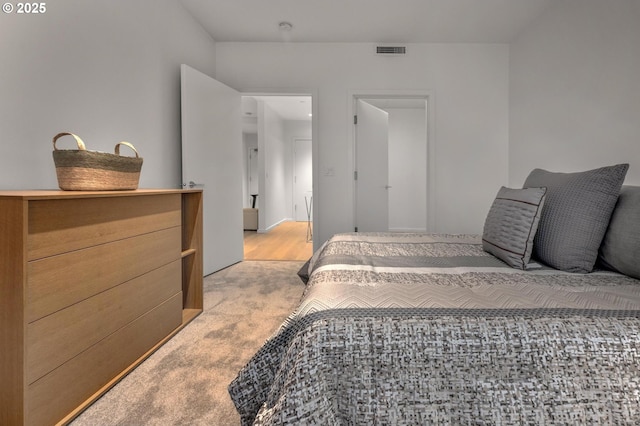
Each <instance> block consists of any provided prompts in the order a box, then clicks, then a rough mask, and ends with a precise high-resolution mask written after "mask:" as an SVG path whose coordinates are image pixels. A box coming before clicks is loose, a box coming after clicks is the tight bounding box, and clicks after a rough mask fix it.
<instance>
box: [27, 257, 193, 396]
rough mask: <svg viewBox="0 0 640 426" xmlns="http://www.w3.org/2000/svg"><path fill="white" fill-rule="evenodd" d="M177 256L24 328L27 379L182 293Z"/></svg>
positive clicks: (44, 372)
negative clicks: (143, 273)
mask: <svg viewBox="0 0 640 426" xmlns="http://www.w3.org/2000/svg"><path fill="white" fill-rule="evenodd" d="M180 278H181V261H180V260H176V261H174V262H172V263H170V264H168V265H166V266H163V267H161V268H158V269H155V270H153V271H151V272H149V273H148V274H145V275H143V276H140V277H137V278H134V279H132V280H130V281H127V282H125V283H123V284H120V285H118V286H116V287H113V288H111V289H109V290H107V291H104V292H102V293H99V294H97V295H95V296H93V297H90V298H88V299H85V300H83V301H81V302H79V303H75V304H73V305H71V306H69V307H68V308H65V309H63V310H60V311H57V312H54V313H53V314H51V315H48V316H46V317H44V318H41V319H39V320H37V321H34V322H33V323H31V324H28V326H27V342H26V345H27V346H26V347H27V349H26V356H27V383H28V384H30V383H33V382H34V381H36V380H37V379H39V378H40V377H42V376H44V375H45V374H46V373H48V372H50V371H51V370H53V369H55V368H56V367H58V366H60V365H61V364H63V363H64V362H66V361H68V360H69V359H71V358H73V357H74V356H76V355H77V354H79V353H80V352H82V351H84V350H85V349H87V348H88V347H90V346H92V345H94V344H96V343H97V342H99V341H100V340H102V339H104V338H105V337H107V336H108V335H110V334H111V333H113V332H115V331H116V330H118V329H120V328H122V327H124V326H125V325H127V324H128V323H130V322H131V321H133V320H135V319H136V318H138V317H140V316H142V315H143V314H145V313H146V312H147V311H150V310H152V309H153V308H155V307H156V306H158V305H160V304H162V303H163V302H165V301H166V300H167V299H170V298H171V297H173V296H175V295H176V294H178V293H180V292H181V285H180Z"/></svg>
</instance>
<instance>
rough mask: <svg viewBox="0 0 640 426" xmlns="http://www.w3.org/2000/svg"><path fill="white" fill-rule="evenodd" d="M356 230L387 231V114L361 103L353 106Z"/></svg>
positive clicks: (360, 101)
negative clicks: (354, 120)
mask: <svg viewBox="0 0 640 426" xmlns="http://www.w3.org/2000/svg"><path fill="white" fill-rule="evenodd" d="M356 111H357V113H356V114H357V115H356V116H357V119H356V130H355V132H356V155H355V156H356V175H355V176H354V178H355V179H356V185H355V187H356V189H355V191H356V207H355V209H356V218H355V222H356V223H355V225H356V230H357V231H359V232H368V231H378V232H381V231H388V230H389V193H388V192H389V188H390V186H389V160H388V144H389V114H388V113H387V112H386V111H383V110H381V109H380V108H377V107H375V106H373V105H371V104H369V103H367V102H366V101H365V100H363V99H357V105H356Z"/></svg>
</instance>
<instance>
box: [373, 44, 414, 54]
mask: <svg viewBox="0 0 640 426" xmlns="http://www.w3.org/2000/svg"><path fill="white" fill-rule="evenodd" d="M406 53H407V48H406V47H405V46H376V55H405V54H406Z"/></svg>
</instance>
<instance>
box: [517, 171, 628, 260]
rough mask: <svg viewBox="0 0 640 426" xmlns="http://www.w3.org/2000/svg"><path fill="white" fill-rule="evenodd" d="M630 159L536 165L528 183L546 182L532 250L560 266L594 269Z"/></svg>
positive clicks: (526, 183)
mask: <svg viewBox="0 0 640 426" xmlns="http://www.w3.org/2000/svg"><path fill="white" fill-rule="evenodd" d="M628 168H629V165H628V164H617V165H615V166H608V167H602V168H599V169H594V170H588V171H585V172H578V173H553V172H548V171H546V170H541V169H535V170H533V171H532V172H531V173H530V174H529V176H528V177H527V179H526V180H525V182H524V187H525V188H530V187H541V186H544V187H546V188H547V196H546V200H545V204H544V207H543V208H542V215H541V216H540V223H539V225H538V233H537V234H536V238H535V240H534V242H533V255H534V256H535V257H536V258H538V259H539V260H541V261H542V262H544V263H546V264H547V265H549V266H552V267H554V268H556V269H560V270H563V271H568V272H579V273H587V272H591V271H592V270H593V265H594V264H595V262H596V259H597V257H598V248H599V247H600V244H601V243H602V238H603V237H604V234H605V232H606V231H607V226H608V225H609V219H610V218H611V213H612V212H613V209H614V207H615V205H616V201H617V200H618V194H619V193H620V187H621V186H622V182H623V181H624V178H625V176H626V174H627V169H628Z"/></svg>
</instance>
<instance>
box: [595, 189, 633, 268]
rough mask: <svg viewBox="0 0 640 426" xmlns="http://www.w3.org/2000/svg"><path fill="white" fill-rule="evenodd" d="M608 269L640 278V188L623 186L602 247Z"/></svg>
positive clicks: (603, 258) (604, 261)
mask: <svg viewBox="0 0 640 426" xmlns="http://www.w3.org/2000/svg"><path fill="white" fill-rule="evenodd" d="M600 261H601V262H602V263H603V264H604V265H605V266H606V267H608V268H610V269H613V270H615V271H618V272H622V273H623V274H625V275H629V276H631V277H634V278H638V279H640V186H623V187H622V190H621V191H620V196H619V197H618V203H617V204H616V208H615V210H613V214H612V215H611V222H609V229H607V233H606V234H605V235H604V240H602V245H601V246H600Z"/></svg>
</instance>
